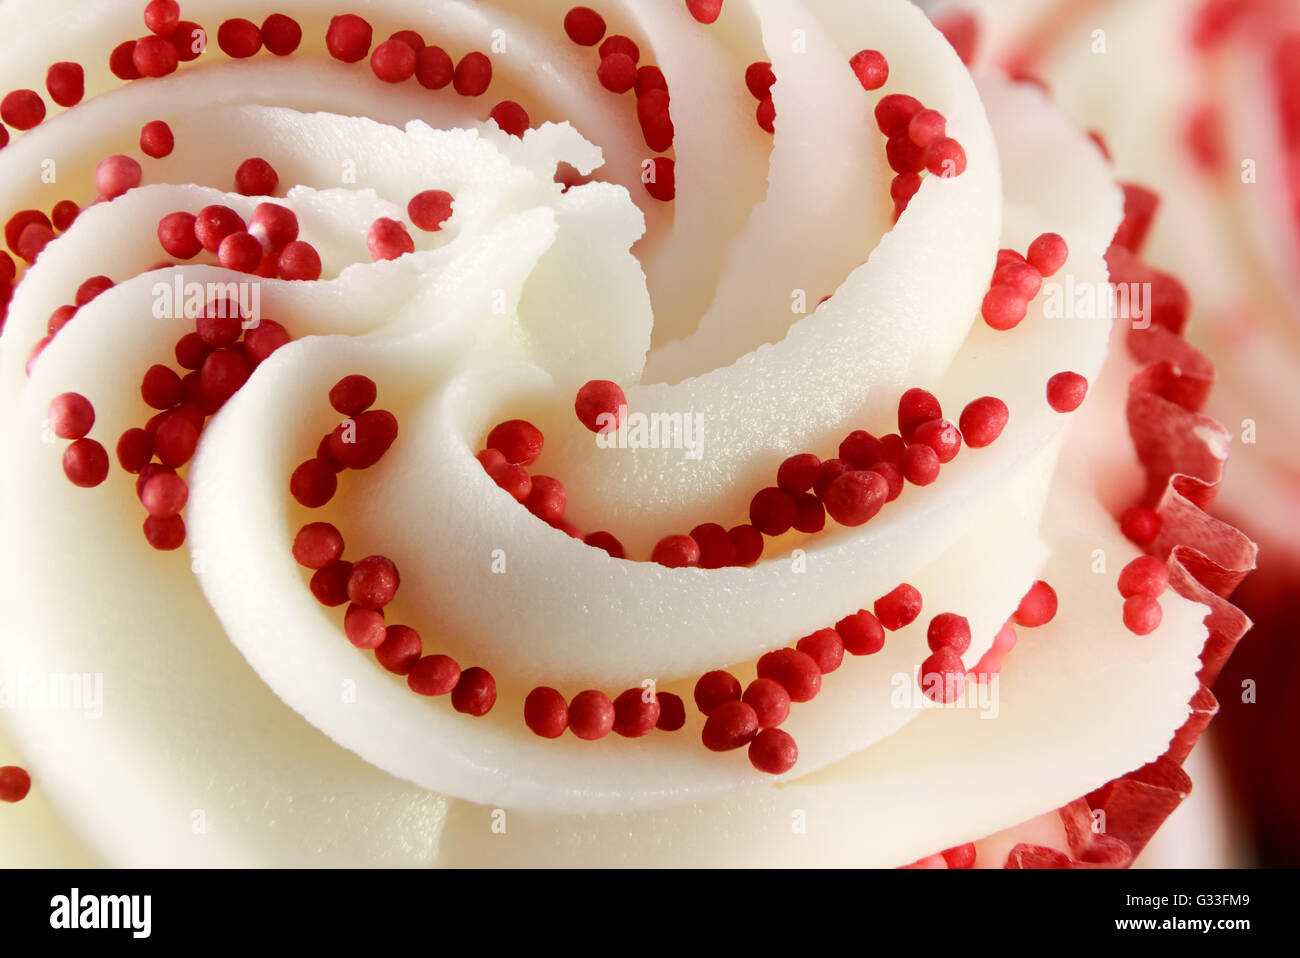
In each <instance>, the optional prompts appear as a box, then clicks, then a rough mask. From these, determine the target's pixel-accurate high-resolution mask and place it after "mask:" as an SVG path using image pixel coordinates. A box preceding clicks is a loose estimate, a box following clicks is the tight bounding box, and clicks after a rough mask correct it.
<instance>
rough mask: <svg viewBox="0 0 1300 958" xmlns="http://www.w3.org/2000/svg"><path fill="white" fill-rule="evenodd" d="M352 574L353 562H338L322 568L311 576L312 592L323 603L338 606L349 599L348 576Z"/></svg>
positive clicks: (332, 606) (331, 606) (330, 606)
mask: <svg viewBox="0 0 1300 958" xmlns="http://www.w3.org/2000/svg"><path fill="white" fill-rule="evenodd" d="M351 574H352V563H351V562H336V563H334V564H333V565H332V566H329V567H328V568H325V569H320V570H318V571H317V572H316V574H315V575H313V576H312V577H311V582H310V583H309V587H310V588H311V594H312V595H314V596H315V597H316V601H317V602H319V603H320V604H321V605H324V606H328V607H329V608H331V609H333V608H336V607H338V606H340V605H342V604H343V603H345V602H347V601H348V576H350V575H351Z"/></svg>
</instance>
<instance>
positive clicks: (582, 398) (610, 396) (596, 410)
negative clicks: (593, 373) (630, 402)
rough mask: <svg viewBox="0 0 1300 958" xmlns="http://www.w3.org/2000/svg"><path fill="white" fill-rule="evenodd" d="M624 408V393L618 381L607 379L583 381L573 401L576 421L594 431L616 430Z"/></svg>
mask: <svg viewBox="0 0 1300 958" xmlns="http://www.w3.org/2000/svg"><path fill="white" fill-rule="evenodd" d="M626 408H627V396H626V394H624V392H623V390H622V388H621V387H620V386H619V385H618V383H613V382H610V381H609V380H608V379H593V380H591V382H588V383H585V384H584V385H583V386H582V387H581V388H580V389H579V390H578V395H577V398H576V399H575V400H574V403H573V409H574V411H575V412H576V413H577V414H578V421H579V422H580V423H582V424H583V425H584V426H586V427H587V428H588V429H590V430H591V431H592V432H594V433H606V432H614V431H616V430H617V429H618V427H619V424H620V423H621V422H622V413H623V411H624V410H625V409H626Z"/></svg>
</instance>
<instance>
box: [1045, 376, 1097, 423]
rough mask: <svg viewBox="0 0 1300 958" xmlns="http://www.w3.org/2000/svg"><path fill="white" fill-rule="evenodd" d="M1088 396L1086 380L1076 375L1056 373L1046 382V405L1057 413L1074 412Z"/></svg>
mask: <svg viewBox="0 0 1300 958" xmlns="http://www.w3.org/2000/svg"><path fill="white" fill-rule="evenodd" d="M1087 395H1088V380H1086V379H1084V378H1083V377H1082V376H1080V375H1079V374H1078V373H1070V372H1066V373H1057V374H1056V375H1055V376H1053V377H1052V378H1051V379H1049V380H1048V381H1047V404H1048V405H1049V406H1051V407H1052V408H1053V409H1055V410H1056V411H1057V412H1061V413H1066V412H1074V411H1075V410H1076V409H1078V408H1079V407H1080V406H1082V405H1083V400H1084V399H1085V398H1086V397H1087Z"/></svg>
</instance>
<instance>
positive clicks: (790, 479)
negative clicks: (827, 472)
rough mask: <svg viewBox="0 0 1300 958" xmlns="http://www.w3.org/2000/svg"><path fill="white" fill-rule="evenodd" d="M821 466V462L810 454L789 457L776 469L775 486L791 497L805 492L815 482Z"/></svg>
mask: <svg viewBox="0 0 1300 958" xmlns="http://www.w3.org/2000/svg"><path fill="white" fill-rule="evenodd" d="M821 466H822V464H821V460H820V459H818V458H817V457H816V456H814V455H813V454H812V453H810V452H805V453H800V454H799V455H797V456H791V457H790V458H789V459H787V460H786V461H785V462H783V463H781V466H780V468H778V469H777V471H776V484H777V486H778V487H779V488H780V489H782V490H784V491H785V492H788V493H790V494H791V495H798V494H799V493H802V492H807V491H808V490H809V489H811V488H812V485H813V483H814V482H816V481H817V476H818V474H819V473H820V472H821Z"/></svg>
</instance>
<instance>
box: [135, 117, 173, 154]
mask: <svg viewBox="0 0 1300 958" xmlns="http://www.w3.org/2000/svg"><path fill="white" fill-rule="evenodd" d="M175 146H176V138H175V136H173V134H172V128H171V127H170V126H168V125H167V124H166V123H164V122H163V121H162V120H153V121H151V122H149V123H146V124H145V125H144V126H143V127H141V128H140V151H141V152H142V153H144V155H145V156H151V157H153V158H154V159H155V160H157V159H161V158H162V157H164V156H168V155H169V154H170V153H171V151H172V150H173V149H174V148H175Z"/></svg>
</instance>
